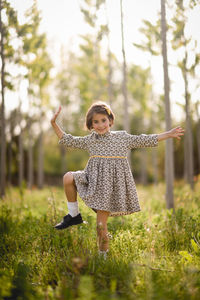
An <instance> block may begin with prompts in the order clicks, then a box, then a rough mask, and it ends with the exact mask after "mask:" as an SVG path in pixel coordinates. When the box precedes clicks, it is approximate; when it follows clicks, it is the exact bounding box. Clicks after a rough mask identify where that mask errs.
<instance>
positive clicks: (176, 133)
mask: <svg viewBox="0 0 200 300" xmlns="http://www.w3.org/2000/svg"><path fill="white" fill-rule="evenodd" d="M182 135H184V129H182V128H181V127H180V126H178V127H175V128H173V129H171V130H169V131H166V132H163V133H160V134H158V141H164V140H167V139H169V138H176V139H178V140H180V139H181V136H182Z"/></svg>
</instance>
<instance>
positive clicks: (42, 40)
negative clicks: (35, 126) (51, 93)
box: [21, 1, 52, 188]
mask: <svg viewBox="0 0 200 300" xmlns="http://www.w3.org/2000/svg"><path fill="white" fill-rule="evenodd" d="M26 18H27V23H25V24H24V25H23V26H21V31H22V32H23V33H24V35H23V36H24V38H23V52H24V55H23V59H22V63H23V65H24V66H25V67H26V68H27V76H26V77H27V79H28V82H29V87H28V95H29V107H30V111H31V110H32V109H33V107H34V108H35V111H37V113H38V120H40V134H39V137H38V144H37V145H38V166H37V170H38V172H37V183H38V187H39V188H42V186H43V179H44V169H43V121H44V106H45V105H47V103H48V101H49V99H48V98H49V97H48V93H47V91H46V88H47V85H48V84H49V81H50V69H51V68H52V62H51V60H50V57H49V54H48V52H47V39H46V35H45V34H44V33H40V32H39V26H40V21H41V17H40V12H39V11H38V9H37V2H36V1H34V3H33V5H32V7H31V8H30V9H29V10H28V11H27V12H26ZM31 118H32V116H31ZM27 122H28V128H29V134H30V138H29V146H28V147H29V150H28V157H29V163H28V166H29V168H31V169H29V170H28V174H29V177H28V178H29V183H28V186H29V187H31V185H32V178H33V169H32V167H33V158H32V154H33V151H32V147H33V140H32V139H33V134H32V131H31V124H32V121H31V120H28V121H27Z"/></svg>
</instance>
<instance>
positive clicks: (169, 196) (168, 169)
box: [161, 0, 174, 208]
mask: <svg viewBox="0 0 200 300" xmlns="http://www.w3.org/2000/svg"><path fill="white" fill-rule="evenodd" d="M161 34H162V55H163V70H164V91H165V124H166V130H167V131H168V130H169V129H171V111H170V99H169V91H170V87H169V76H168V61H167V42H166V14H165V0H161ZM165 179H166V205H167V208H174V195H173V182H174V166H173V140H172V139H168V140H166V146H165Z"/></svg>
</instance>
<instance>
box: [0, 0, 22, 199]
mask: <svg viewBox="0 0 200 300" xmlns="http://www.w3.org/2000/svg"><path fill="white" fill-rule="evenodd" d="M3 16H4V19H3ZM17 27H18V21H17V14H16V11H15V10H14V9H13V8H12V7H11V5H10V4H9V3H8V1H6V0H0V34H1V41H0V47H1V49H0V57H1V158H0V162H1V167H0V170H1V172H0V196H1V197H3V196H4V195H5V186H6V137H5V127H6V123H5V90H6V88H7V89H13V86H12V84H11V81H10V77H11V74H10V73H9V72H8V71H7V70H6V63H7V62H9V60H11V59H12V57H13V54H14V50H13V47H12V46H11V44H10V41H11V31H10V28H12V29H13V30H14V31H16V29H17Z"/></svg>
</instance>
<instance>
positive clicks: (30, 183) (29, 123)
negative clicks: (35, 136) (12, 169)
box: [27, 119, 33, 189]
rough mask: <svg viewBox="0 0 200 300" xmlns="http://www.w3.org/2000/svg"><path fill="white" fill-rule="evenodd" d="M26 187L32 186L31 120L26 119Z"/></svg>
mask: <svg viewBox="0 0 200 300" xmlns="http://www.w3.org/2000/svg"><path fill="white" fill-rule="evenodd" d="M27 127H28V135H29V142H28V188H29V189H32V187H33V141H32V135H31V120H30V119H28V126H27Z"/></svg>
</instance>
